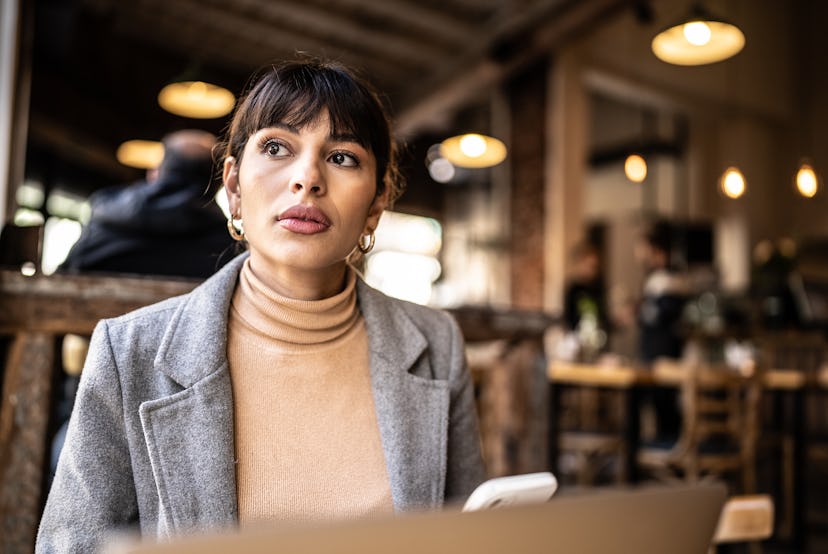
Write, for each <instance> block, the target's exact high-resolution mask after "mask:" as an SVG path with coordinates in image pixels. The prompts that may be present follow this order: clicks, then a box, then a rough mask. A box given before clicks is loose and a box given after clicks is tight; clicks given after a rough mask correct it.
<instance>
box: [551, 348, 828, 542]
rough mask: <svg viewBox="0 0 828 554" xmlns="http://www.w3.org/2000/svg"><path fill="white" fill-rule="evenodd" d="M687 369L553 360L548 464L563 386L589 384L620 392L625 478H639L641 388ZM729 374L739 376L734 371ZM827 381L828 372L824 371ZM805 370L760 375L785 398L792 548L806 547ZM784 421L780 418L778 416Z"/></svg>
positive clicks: (669, 380)
mask: <svg viewBox="0 0 828 554" xmlns="http://www.w3.org/2000/svg"><path fill="white" fill-rule="evenodd" d="M686 371H687V369H686V368H685V367H682V366H681V365H680V364H677V363H676V364H660V365H659V366H658V369H657V370H656V371H653V370H651V369H649V368H645V367H639V366H630V365H617V364H615V365H613V364H580V363H571V362H561V361H552V362H551V363H549V364H548V366H547V379H548V382H549V447H548V448H549V467H550V471H552V472H553V473H557V471H558V456H559V446H558V437H559V435H560V429H559V412H558V410H559V407H560V401H561V392H562V391H563V389H565V388H567V387H588V388H596V389H602V390H616V391H620V392H622V393H623V394H624V423H623V435H624V442H625V444H626V452H625V460H624V463H625V467H626V470H627V479H628V480H629V481H630V482H633V483H634V482H636V481H638V479H639V471H638V463H637V456H638V450H639V447H640V423H639V413H638V411H639V404H640V399H641V395H642V391H644V390H645V389H647V388H651V387H676V388H677V387H680V386H681V383H682V381H683V380H684V378H685V375H686ZM731 375H732V377H733V378H739V374H738V373H737V372H735V371H734V372H733V373H732V374H731ZM825 379H826V385H828V374H826V378H825ZM807 384H808V383H807V378H806V375H805V373H804V372H802V371H799V370H794V369H768V370H765V371H764V372H763V374H762V385H763V388H764V389H765V390H767V391H770V392H773V393H776V394H777V395H778V398H779V399H780V400H782V399H783V397H785V398H787V399H788V400H789V407H790V410H789V421H788V425H787V426H788V428H789V429H790V431H791V434H792V440H793V467H794V471H793V480H794V483H793V506H792V521H791V526H792V529H791V534H792V537H793V541H794V543H795V546H796V548H797V549H798V550H799V551H801V550H802V549H803V548H804V539H805V532H804V531H805V520H804V516H805V486H804V464H805V456H804V451H805V411H804V404H805V402H804V392H805V390H806V386H807ZM776 421H777V424H778V425H779V426H780V428H781V426H782V425H783V422H782V419H781V418H777V419H776Z"/></svg>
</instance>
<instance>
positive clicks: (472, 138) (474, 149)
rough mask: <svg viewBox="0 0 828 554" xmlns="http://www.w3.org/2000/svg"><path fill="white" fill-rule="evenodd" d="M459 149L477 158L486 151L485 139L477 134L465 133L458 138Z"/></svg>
mask: <svg viewBox="0 0 828 554" xmlns="http://www.w3.org/2000/svg"><path fill="white" fill-rule="evenodd" d="M460 150H461V151H462V152H463V154H465V155H466V156H468V157H470V158H479V157H480V156H482V155H483V154H484V153H485V152H486V139H484V138H483V137H482V136H480V135H477V134H469V135H465V136H464V137H463V138H461V139H460Z"/></svg>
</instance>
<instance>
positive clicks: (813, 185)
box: [795, 161, 820, 198]
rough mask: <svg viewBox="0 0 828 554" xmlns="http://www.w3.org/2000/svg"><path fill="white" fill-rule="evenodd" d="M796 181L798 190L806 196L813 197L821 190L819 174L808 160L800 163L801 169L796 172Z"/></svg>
mask: <svg viewBox="0 0 828 554" xmlns="http://www.w3.org/2000/svg"><path fill="white" fill-rule="evenodd" d="M795 183H796V190H797V191H798V192H799V194H801V195H802V196H804V197H805V198H813V197H814V196H816V193H817V192H818V191H819V184H820V183H819V176H817V174H816V171H814V168H813V166H812V165H811V164H810V163H808V162H807V161H803V162H802V164H800V166H799V171H797V172H796V179H795Z"/></svg>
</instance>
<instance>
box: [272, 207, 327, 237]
mask: <svg viewBox="0 0 828 554" xmlns="http://www.w3.org/2000/svg"><path fill="white" fill-rule="evenodd" d="M278 221H279V225H280V226H281V227H282V228H283V229H287V230H288V231H292V232H294V233H299V234H300V235H314V234H316V233H321V232H323V231H326V230H327V229H328V227H330V226H331V220H330V219H328V216H327V215H325V212H323V211H322V210H320V209H319V208H317V207H316V206H306V205H302V204H297V205H296V206H291V207H290V208H288V209H286V210H285V211H283V212H282V213H281V214H279V217H278Z"/></svg>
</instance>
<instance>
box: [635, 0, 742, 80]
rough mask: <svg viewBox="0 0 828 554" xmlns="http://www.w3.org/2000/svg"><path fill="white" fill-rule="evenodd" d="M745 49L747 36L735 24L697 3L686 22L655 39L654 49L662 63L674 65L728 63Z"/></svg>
mask: <svg viewBox="0 0 828 554" xmlns="http://www.w3.org/2000/svg"><path fill="white" fill-rule="evenodd" d="M744 46H745V35H744V33H742V30H741V29H739V27H737V26H736V25H734V24H733V23H730V22H728V21H725V20H723V19H722V18H720V17H716V16H714V15H712V14H711V13H710V12H708V11H707V10H706V9H705V8H704V7H702V5H701V4H696V5H695V6H694V7H693V8H692V9H691V11H690V14H689V15H688V16H687V17H686V18H684V19H683V20H681V21H679V22H677V23H675V24H674V25H671V26H670V27H668V28H667V29H665V30H663V31H661V32H660V33H659V34H658V35H656V36H655V38H654V39H653V42H652V44H651V47H652V49H653V53H654V54H655V55H656V56H657V57H658V58H659V59H660V60H662V61H665V62H667V63H671V64H675V65H705V64H710V63H715V62H720V61H722V60H726V59H728V58H730V57H732V56H735V55H736V54H738V53H739V52H740V51H741V50H742V48H744Z"/></svg>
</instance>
